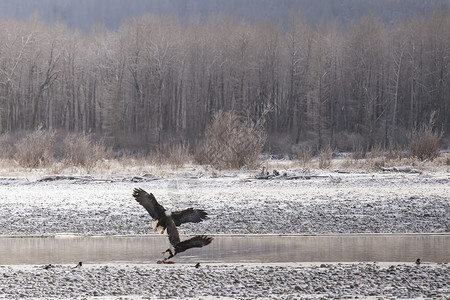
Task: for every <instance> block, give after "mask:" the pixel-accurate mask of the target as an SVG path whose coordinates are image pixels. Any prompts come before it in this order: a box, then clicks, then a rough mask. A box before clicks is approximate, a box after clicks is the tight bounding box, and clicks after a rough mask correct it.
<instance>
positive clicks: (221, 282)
mask: <svg viewBox="0 0 450 300" xmlns="http://www.w3.org/2000/svg"><path fill="white" fill-rule="evenodd" d="M0 276H1V286H0V298H7V299H10V298H30V297H31V298H45V299H52V298H54V299H61V298H70V299H91V298H92V299H99V298H98V297H107V298H115V299H190V298H191V299H305V298H314V299H336V298H339V299H345V298H347V299H350V298H359V299H361V298H371V297H372V298H374V299H379V298H383V299H385V298H389V299H399V298H403V299H404V298H408V299H411V298H420V297H423V298H432V299H448V297H450V287H449V282H450V266H449V265H448V264H430V265H420V266H417V265H414V264H392V265H388V264H376V263H354V264H340V263H335V264H321V265H296V264H292V265H207V264H202V265H201V266H200V267H199V268H195V267H194V265H185V264H180V265H177V264H175V265H163V266H160V265H134V266H129V265H124V266H120V265H103V266H99V265H92V266H89V265H88V266H84V265H83V267H81V268H75V269H73V267H71V266H66V265H62V266H61V265H58V266H54V267H52V268H50V269H48V270H45V269H42V268H36V267H33V268H24V267H17V266H14V267H11V266H9V267H0Z"/></svg>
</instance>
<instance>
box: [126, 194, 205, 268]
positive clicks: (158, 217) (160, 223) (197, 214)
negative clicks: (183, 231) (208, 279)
mask: <svg viewBox="0 0 450 300" xmlns="http://www.w3.org/2000/svg"><path fill="white" fill-rule="evenodd" d="M133 197H134V198H135V199H136V201H137V202H139V204H141V205H142V206H143V207H144V208H145V209H146V210H147V211H148V213H149V214H150V216H151V217H152V218H153V219H154V220H155V221H154V222H153V224H152V226H153V230H154V231H155V232H159V233H164V232H165V231H166V232H167V235H168V237H169V242H170V244H171V246H172V247H173V251H172V249H171V248H169V249H167V250H166V251H164V252H163V254H164V253H167V252H168V253H169V257H167V258H164V261H167V260H168V259H170V258H172V257H174V256H175V255H177V254H178V253H180V252H184V251H186V250H187V249H190V248H200V247H203V246H206V245H208V244H209V243H211V241H212V240H213V238H212V237H210V236H205V235H196V236H194V237H192V238H190V239H187V240H184V241H181V240H180V236H179V234H178V229H177V226H180V225H181V224H183V223H188V222H191V223H198V222H201V221H203V220H204V219H206V217H207V215H208V214H207V213H206V212H205V211H204V210H202V209H193V208H188V209H185V210H181V211H175V212H172V213H170V212H167V211H166V209H165V208H164V207H163V206H162V205H161V204H159V203H158V202H157V201H156V198H155V196H153V194H151V193H150V194H149V193H147V192H146V191H144V190H143V189H135V190H134V191H133Z"/></svg>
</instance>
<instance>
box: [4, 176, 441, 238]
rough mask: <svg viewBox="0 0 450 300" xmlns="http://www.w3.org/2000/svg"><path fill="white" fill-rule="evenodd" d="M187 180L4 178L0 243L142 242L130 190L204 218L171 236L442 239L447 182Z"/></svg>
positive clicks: (145, 222) (140, 216) (144, 227)
mask: <svg viewBox="0 0 450 300" xmlns="http://www.w3.org/2000/svg"><path fill="white" fill-rule="evenodd" d="M290 174H297V175H298V174H303V173H302V170H297V171H290ZM194 175H195V174H194V173H192V174H181V175H180V174H178V175H177V176H174V177H171V178H167V177H166V178H159V179H154V180H153V179H151V180H149V179H148V178H145V177H137V176H114V177H109V178H105V177H101V176H95V175H94V176H92V177H79V179H73V180H57V181H44V182H42V181H38V180H29V179H24V178H15V179H14V180H13V179H5V178H3V179H0V186H1V191H2V192H1V193H0V205H1V210H0V234H2V235H54V234H60V233H70V234H81V235H86V234H88V235H91V234H95V235H101V234H148V233H151V232H152V230H151V222H149V221H150V217H149V215H148V214H147V212H146V211H145V210H144V209H143V208H142V207H141V206H140V205H138V204H137V203H136V201H135V200H134V198H133V197H132V196H131V194H132V191H133V189H134V188H137V187H140V188H143V189H145V190H146V191H148V192H152V193H153V194H154V195H155V197H156V198H157V199H158V201H159V202H160V203H161V204H162V205H163V206H165V207H166V209H168V210H177V209H182V208H187V207H197V208H203V209H205V210H206V211H208V213H209V215H210V219H209V220H207V221H205V222H202V223H198V224H186V225H184V226H182V227H180V232H181V233H184V234H192V233H210V234H218V233H226V234H233V233H239V234H247V233H252V234H266V233H276V234H278V233H289V234H324V233H431V232H433V233H437V232H439V233H440V232H450V201H449V200H450V174H449V173H433V174H404V173H348V174H341V173H333V172H316V173H312V174H311V173H308V175H307V176H309V177H306V178H310V179H305V178H304V177H300V178H298V179H291V180H288V179H254V178H253V176H254V174H249V173H230V174H222V176H221V177H217V176H216V175H215V176H210V175H204V176H202V177H200V178H198V176H194ZM303 175H304V174H303ZM136 181H137V182H136Z"/></svg>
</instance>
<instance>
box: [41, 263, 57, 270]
mask: <svg viewBox="0 0 450 300" xmlns="http://www.w3.org/2000/svg"><path fill="white" fill-rule="evenodd" d="M53 267H54V266H53V265H52V264H48V265H45V266H43V267H42V269H45V270H50V269H51V268H53Z"/></svg>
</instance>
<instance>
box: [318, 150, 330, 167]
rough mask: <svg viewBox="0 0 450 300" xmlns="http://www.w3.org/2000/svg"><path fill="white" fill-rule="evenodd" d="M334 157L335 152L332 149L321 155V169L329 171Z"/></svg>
mask: <svg viewBox="0 0 450 300" xmlns="http://www.w3.org/2000/svg"><path fill="white" fill-rule="evenodd" d="M332 157H333V151H332V150H331V147H327V148H325V149H323V150H321V151H320V153H319V169H327V168H329V167H331V159H332Z"/></svg>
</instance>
